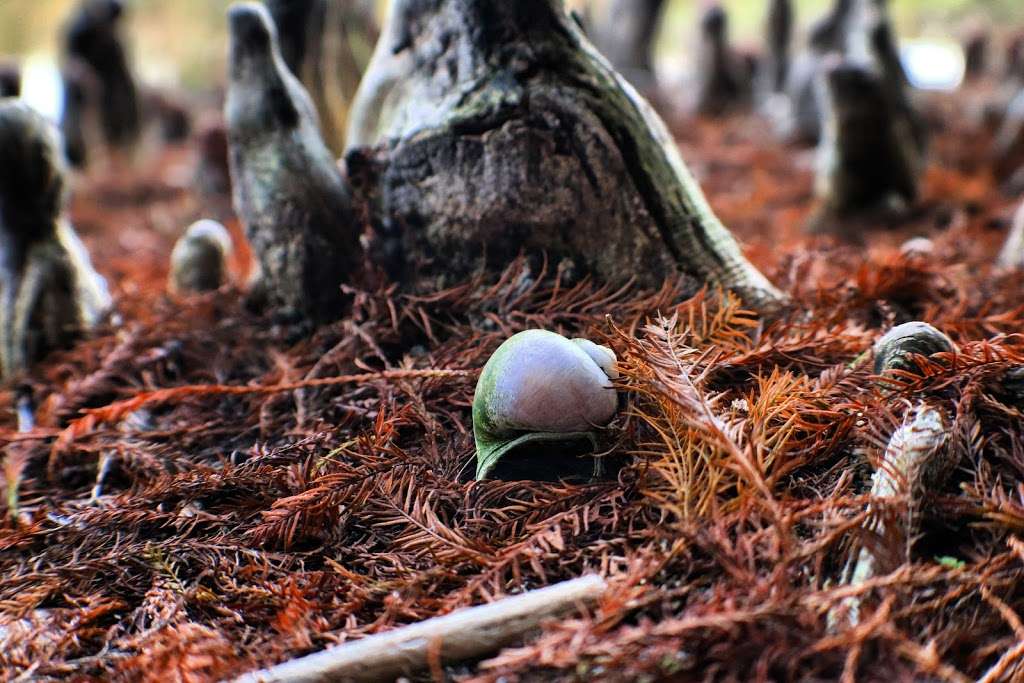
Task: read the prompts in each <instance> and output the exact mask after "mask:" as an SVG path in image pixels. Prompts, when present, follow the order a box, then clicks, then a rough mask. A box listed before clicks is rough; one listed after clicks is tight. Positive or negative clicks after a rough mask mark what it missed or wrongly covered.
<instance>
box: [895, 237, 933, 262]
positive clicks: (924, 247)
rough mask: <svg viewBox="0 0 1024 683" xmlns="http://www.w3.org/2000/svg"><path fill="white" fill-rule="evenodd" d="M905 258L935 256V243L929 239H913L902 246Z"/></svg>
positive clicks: (901, 251)
mask: <svg viewBox="0 0 1024 683" xmlns="http://www.w3.org/2000/svg"><path fill="white" fill-rule="evenodd" d="M900 254H901V255H902V256H903V257H904V258H928V257H931V256H933V255H934V254H935V242H932V241H931V240H930V239H928V238H927V237H912V238H910V239H909V240H907V241H906V242H904V243H903V244H902V245H901V246H900Z"/></svg>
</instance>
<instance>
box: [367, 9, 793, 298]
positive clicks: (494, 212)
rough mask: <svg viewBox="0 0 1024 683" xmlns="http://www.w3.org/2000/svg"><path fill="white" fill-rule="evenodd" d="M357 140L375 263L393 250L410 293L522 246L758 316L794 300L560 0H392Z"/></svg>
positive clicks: (497, 261) (601, 276) (494, 262)
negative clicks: (705, 290)
mask: <svg viewBox="0 0 1024 683" xmlns="http://www.w3.org/2000/svg"><path fill="white" fill-rule="evenodd" d="M349 144H350V153H349V155H348V162H349V172H350V176H352V177H353V178H355V177H359V178H360V182H361V183H362V184H363V185H364V186H365V187H366V192H367V194H369V196H370V197H371V202H370V212H371V216H372V218H373V221H374V224H375V226H376V227H377V229H378V233H379V234H378V236H377V240H378V241H379V242H380V243H381V244H378V245H376V247H375V253H377V254H388V255H391V256H396V255H397V257H396V260H397V264H391V265H392V268H394V271H395V272H396V273H397V274H398V275H399V276H400V277H402V278H403V279H405V280H407V281H409V280H417V281H418V279H419V277H423V276H426V277H430V278H434V281H433V282H434V284H437V283H439V282H440V283H443V282H444V281H445V280H446V278H448V277H451V276H454V277H462V276H465V275H466V274H469V273H472V272H476V271H477V270H479V269H480V268H481V267H492V268H497V267H501V266H502V265H504V264H507V263H508V261H509V260H510V259H512V258H514V257H516V256H517V255H518V254H519V253H521V252H523V251H525V252H526V253H527V254H528V255H530V256H537V257H539V255H540V254H546V255H547V256H548V257H550V258H552V259H554V260H555V261H556V262H557V261H558V260H560V259H569V260H571V261H572V262H573V263H574V264H575V265H577V266H578V269H579V270H580V271H584V272H587V273H589V274H591V275H593V276H594V277H595V278H596V279H597V280H599V281H608V282H612V281H622V280H625V279H627V278H629V277H635V278H636V280H637V281H638V282H639V283H640V284H642V285H645V286H660V285H661V284H662V282H664V280H665V279H666V278H667V277H673V276H675V275H676V274H677V273H678V272H679V271H680V270H682V271H683V272H685V273H687V274H689V275H691V276H693V277H695V278H697V279H698V280H700V281H701V282H707V283H710V284H712V285H721V286H724V287H726V288H730V289H733V290H735V291H737V292H739V293H740V294H741V295H743V296H744V298H746V299H747V301H748V303H749V304H750V305H753V306H759V305H766V306H770V305H773V304H776V303H778V302H779V301H780V300H782V298H783V296H782V294H780V292H779V291H778V290H776V289H775V288H774V287H773V286H772V285H771V284H770V283H769V282H768V281H767V280H766V279H765V277H764V276H763V275H762V274H761V273H760V272H758V271H757V270H756V269H755V268H754V267H753V266H752V265H751V264H750V263H749V262H748V261H747V260H746V259H744V257H743V255H742V254H741V252H740V250H739V247H738V245H737V243H736V241H735V240H734V239H733V237H732V235H731V234H730V233H729V231H728V230H727V229H726V228H725V227H724V226H723V225H722V224H721V222H720V221H719V220H718V219H717V218H716V217H715V215H714V213H713V212H712V211H711V209H710V207H709V206H708V203H707V201H706V199H705V198H704V195H703V193H702V192H701V190H700V188H699V187H698V185H697V183H696V182H695V181H694V179H693V177H692V176H691V175H690V173H689V171H688V170H687V169H686V166H685V165H684V163H683V161H682V159H681V158H680V157H679V153H678V151H677V148H676V146H675V144H674V142H673V141H672V140H671V138H670V136H669V134H668V132H667V130H666V128H665V125H664V123H663V122H662V121H661V120H660V119H659V118H658V116H657V115H656V114H655V113H654V112H653V110H652V109H651V108H650V106H649V105H648V104H647V103H646V102H645V101H644V100H643V99H642V98H641V97H640V96H639V95H638V94H637V93H636V91H635V90H634V89H633V88H632V87H631V86H630V85H628V84H627V83H626V81H625V80H624V79H623V78H622V77H621V76H620V75H619V74H618V73H616V72H615V71H614V70H613V69H612V68H611V67H610V65H609V64H608V62H607V61H605V60H604V59H603V58H602V57H601V56H600V55H599V54H598V53H597V51H596V50H595V49H594V48H593V46H592V45H591V44H590V43H589V41H588V40H587V39H586V38H585V37H584V36H583V34H582V32H581V31H580V30H579V28H578V26H577V25H576V23H575V22H574V21H573V20H572V19H571V18H570V17H569V15H568V14H567V13H566V12H565V9H564V7H563V5H562V3H561V2H559V1H558V0H528V1H525V2H515V3H506V2H499V1H498V0H429V1H427V2H422V1H420V2H413V1H411V0H395V2H393V3H392V6H391V12H390V17H389V20H388V23H387V26H386V28H385V31H384V34H383V36H382V38H381V41H380V43H379V44H378V46H377V51H376V53H375V55H374V59H373V61H372V63H371V65H370V68H369V70H368V71H367V75H366V78H365V79H364V82H363V84H362V85H361V86H360V92H359V95H358V96H357V99H356V104H355V109H354V111H353V118H352V123H351V127H350V130H349Z"/></svg>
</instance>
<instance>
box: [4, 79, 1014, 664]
mask: <svg viewBox="0 0 1024 683" xmlns="http://www.w3.org/2000/svg"><path fill="white" fill-rule="evenodd" d="M931 106H932V108H933V109H934V110H935V112H936V116H937V117H938V120H940V121H941V122H942V128H941V130H939V131H938V132H937V133H936V136H935V139H934V140H933V142H932V159H931V161H932V164H931V166H930V168H929V170H928V173H927V177H926V179H925V183H924V190H923V200H922V202H921V204H920V207H919V208H918V209H917V210H916V211H915V213H914V215H913V216H912V217H911V219H910V220H908V221H907V222H906V223H905V224H902V225H900V226H897V227H884V226H865V229H864V231H863V232H861V233H859V234H858V235H849V236H847V239H842V240H841V239H837V238H834V237H820V236H818V237H811V236H808V235H807V234H805V232H804V231H803V223H804V222H805V220H806V218H807V216H808V215H809V214H810V212H811V211H812V208H813V196H812V189H811V188H812V184H813V154H814V153H813V150H802V149H797V148H792V147H786V146H783V145H781V144H779V143H777V142H774V141H772V140H769V139H766V137H765V130H766V125H765V124H764V123H763V122H761V121H758V120H757V119H755V118H747V117H737V118H734V119H730V120H727V121H724V122H710V121H698V122H686V123H685V125H684V124H683V122H679V125H677V126H676V128H677V131H678V136H679V142H680V145H681V147H682V150H683V154H684V158H686V159H687V161H688V162H689V163H690V164H691V167H692V169H693V170H694V172H695V173H696V174H697V175H698V177H699V178H700V180H701V182H702V185H703V187H704V189H705V191H706V192H707V194H708V196H709V199H710V201H711V204H712V206H713V207H714V208H715V210H716V211H717V212H718V213H719V215H720V217H721V218H722V219H723V221H724V222H725V224H726V225H728V226H730V228H731V229H732V230H733V231H734V232H735V233H736V234H737V236H738V237H739V238H740V239H741V241H742V242H743V244H744V248H745V251H746V253H747V254H748V255H749V257H750V258H751V259H752V260H753V261H754V263H755V264H756V265H757V266H758V267H760V268H761V269H763V270H764V271H765V272H766V273H767V274H768V275H769V276H770V277H771V279H772V280H773V281H774V282H775V283H776V284H778V285H779V286H780V287H782V288H783V289H785V290H786V291H788V292H789V293H790V294H791V295H792V296H793V298H794V304H793V306H792V307H791V308H790V309H788V310H786V311H784V312H782V313H781V314H780V315H779V316H777V317H775V318H773V319H770V320H761V319H758V318H757V317H756V316H755V315H753V314H752V313H749V312H747V311H745V310H744V308H743V306H742V304H741V302H739V301H737V300H735V299H734V298H733V297H731V296H729V295H726V294H722V293H721V292H716V291H710V290H700V291H698V290H697V289H696V288H695V287H694V285H693V283H692V282H689V281H687V280H685V279H681V280H680V281H679V282H669V283H666V284H665V286H664V287H663V288H662V289H661V290H660V291H640V290H638V289H637V288H635V287H633V286H630V285H629V284H628V283H627V284H625V285H623V286H620V287H598V286H596V285H594V284H592V283H589V282H586V281H584V282H573V281H570V280H568V278H567V276H565V274H564V273H563V272H562V271H560V270H559V268H558V267H557V264H549V265H548V267H546V268H538V267H537V266H536V265H534V266H533V267H532V268H531V267H530V265H528V263H527V262H526V261H525V260H524V261H520V262H516V263H513V264H510V265H509V267H508V269H507V270H506V271H505V272H503V273H491V274H482V275H480V276H479V277H478V278H476V279H474V280H473V281H470V282H466V283H464V284H463V285H460V286H457V287H454V288H452V289H449V290H446V291H439V292H417V293H409V292H403V291H400V290H398V289H397V288H395V287H391V286H388V285H386V284H382V285H379V286H378V285H374V286H360V287H356V286H353V288H352V289H351V291H350V292H349V294H350V298H351V301H352V307H351V312H350V313H349V314H348V315H347V316H346V317H344V318H343V319H341V320H339V321H337V322H336V323H334V324H331V325H327V326H324V327H321V328H319V329H317V330H316V331H315V332H313V333H312V334H311V335H309V336H306V337H302V338H299V339H295V338H293V336H290V335H289V334H288V333H287V331H286V330H284V329H282V328H280V327H279V326H278V325H276V324H275V321H274V320H272V319H268V318H260V317H256V316H255V315H253V314H251V313H249V312H247V311H246V309H245V307H244V306H243V305H242V301H241V299H242V297H241V294H240V291H239V290H238V289H234V288H226V289H224V290H222V291H220V292H217V293H213V294H209V295H199V296H193V297H188V298H173V297H171V296H169V295H168V294H167V293H166V275H167V261H168V257H169V253H170V249H171V246H172V244H173V241H174V239H175V237H176V236H177V235H178V234H179V233H180V232H181V231H182V230H183V229H184V227H185V226H186V225H187V224H188V223H190V222H191V221H192V220H194V219H197V218H200V217H213V218H222V219H225V220H226V221H227V222H228V224H229V227H230V228H231V229H232V231H233V232H234V234H235V236H236V244H237V246H238V247H239V252H238V253H237V254H236V256H235V259H234V264H233V265H234V269H235V275H236V281H239V282H241V281H243V280H244V276H245V271H246V269H247V265H246V264H247V256H248V255H247V253H246V252H245V251H244V249H243V248H242V244H241V232H240V228H239V226H238V225H237V221H232V220H231V219H230V203H229V201H228V200H227V199H226V198H223V197H221V198H219V199H211V198H209V197H206V198H203V197H201V196H200V195H199V194H197V193H195V192H193V190H192V189H191V187H190V184H189V178H190V177H191V168H192V166H193V165H194V163H195V160H194V159H193V157H192V155H191V153H190V152H189V150H188V149H187V148H181V149H170V150H167V151H165V152H162V153H160V154H158V155H157V156H155V157H153V158H150V159H148V160H143V161H141V162H139V164H140V166H137V167H135V168H133V169H131V170H128V169H126V168H124V167H117V166H116V165H115V166H112V167H109V168H107V169H105V170H97V171H93V172H91V173H90V174H89V176H88V177H86V178H82V179H79V181H78V183H77V188H76V192H75V198H74V202H73V206H72V211H71V215H72V219H73V220H74V222H75V224H76V225H77V227H78V229H79V231H80V233H81V235H82V236H83V239H84V240H85V241H86V243H87V244H88V246H89V247H90V249H91V251H92V254H93V259H94V262H95V263H96V265H97V267H98V268H99V270H100V271H101V272H102V273H103V274H104V275H106V276H107V277H108V278H109V280H110V283H111V285H112V287H113V290H114V291H115V293H116V298H117V314H116V315H115V316H114V318H113V319H112V320H111V322H110V323H108V324H106V325H105V326H104V327H103V328H102V329H100V330H99V331H98V333H97V334H95V335H94V336H93V337H92V338H91V339H89V340H87V341H85V342H83V343H80V344H79V345H78V346H76V347H75V348H74V349H72V350H69V351H66V352H61V353H55V354H52V355H51V356H50V357H49V358H48V359H47V360H46V361H45V362H44V363H42V364H41V365H40V366H38V367H37V368H36V370H35V372H34V375H33V377H32V378H31V382H30V384H31V388H32V390H33V392H34V396H35V398H36V400H37V402H38V411H37V424H36V427H35V429H34V430H33V431H32V432H29V433H23V434H19V433H17V431H16V415H15V410H14V403H15V393H14V388H13V387H8V390H7V391H5V392H4V393H3V394H2V396H0V405H2V406H3V407H4V408H3V410H2V412H0V443H2V444H3V445H4V454H5V456H4V474H5V481H6V485H5V493H6V495H5V496H4V498H5V503H4V510H3V512H4V515H3V517H2V521H0V624H2V626H0V671H2V675H3V676H5V677H9V678H12V679H15V678H18V677H21V679H23V680H47V679H77V680H152V681H162V682H164V683H169V682H170V681H206V680H218V679H222V678H226V677H231V676H233V675H237V674H240V673H243V672H245V671H247V670H250V669H253V668H257V667H264V666H268V665H272V664H274V663H277V662H281V661H285V660H288V659H291V658H294V657H297V656H300V655H303V654H306V653H309V652H313V651H316V650H320V649H323V648H325V647H328V646H331V645H334V644H337V643H340V642H343V641H346V640H351V639H354V638H359V637H361V636H365V635H368V634H372V633H378V632H382V631H386V630H389V629H393V628H395V627H397V626H400V625H403V624H409V623H413V622H417V621H420V620H422V619H425V618H428V617H431V616H435V615H439V614H444V613H447V612H450V611H452V610H454V609H458V608H461V607H465V606H469V605H474V604H480V603H484V602H488V601H491V600H494V599H497V598H500V597H502V596H504V595H509V594H514V593H519V592H522V591H525V590H529V589H532V588H537V587H541V586H545V585H549V584H553V583H556V582H559V581H562V580H565V579H568V578H573V577H577V576H580V575H582V574H585V573H599V574H601V575H603V576H605V577H606V578H607V580H608V581H609V583H610V586H611V589H610V590H609V591H608V592H607V594H606V596H605V597H604V598H603V599H602V600H601V601H600V602H599V603H598V604H597V605H596V606H595V607H594V608H593V609H592V610H590V611H588V612H586V613H579V614H576V615H575V616H573V617H571V618H567V619H565V620H561V621H557V622H551V623H549V624H547V625H546V626H545V627H544V628H543V630H542V631H541V632H540V633H538V634H533V635H531V636H530V637H529V638H528V639H527V640H525V641H524V642H523V643H522V644H521V646H519V647H514V648H511V649H506V650H504V651H502V652H500V653H498V654H496V655H495V656H493V657H492V658H489V659H486V660H484V661H480V662H467V663H461V664H459V665H456V666H451V667H442V666H441V665H440V664H438V665H436V666H435V667H433V670H432V672H427V673H424V677H425V678H427V679H429V678H431V677H435V678H437V677H443V676H452V677H456V678H462V679H477V680H485V681H498V680H505V681H516V680H553V679H557V680H595V679H608V680H663V679H677V680H695V679H696V680H750V679H774V680H791V679H810V680H822V679H824V680H832V679H839V678H843V679H844V680H850V681H852V680H855V679H856V680H885V681H890V682H891V681H899V680H948V681H963V680H974V679H978V678H981V677H986V678H985V680H989V681H1000V680H1013V679H1014V677H1021V676H1024V646H1022V645H1021V643H1022V642H1024V621H1022V618H1024V617H1022V616H1021V615H1024V584H1022V581H1021V580H1022V578H1024V540H1022V539H1021V536H1022V534H1024V419H1022V418H1024V413H1022V411H1024V386H1018V385H1019V380H1018V383H1017V384H1015V382H1014V380H1013V378H1014V377H1017V375H1015V374H1014V373H1012V372H1010V371H1012V370H1013V369H1014V368H1017V367H1019V366H1021V365H1024V337H1022V336H1021V335H1020V333H1021V332H1024V274H1021V273H1018V272H1007V271H1001V270H999V269H998V268H997V267H996V266H995V255H996V254H997V253H998V250H999V248H1000V246H1001V244H1002V242H1003V240H1004V239H1005V236H1006V232H1007V230H1008V225H1009V221H1010V217H1011V216H1012V212H1013V210H1014V208H1015V206H1016V203H1017V201H1018V200H1019V198H1015V197H1012V196H1007V195H1005V194H1003V193H1002V192H1001V191H1000V188H999V183H998V182H997V180H996V179H995V178H994V177H993V176H992V172H991V162H990V143H991V140H990V136H989V135H988V134H987V133H986V132H984V131H981V130H978V129H977V127H976V126H974V125H973V124H972V123H971V121H970V117H969V116H968V115H967V114H966V113H965V112H964V111H962V109H963V108H962V107H960V106H958V98H957V97H953V96H946V97H937V98H935V99H934V101H933V102H932V103H931ZM912 237H928V238H930V239H931V241H932V244H931V248H930V250H928V249H924V250H920V249H918V250H910V251H907V250H902V251H901V248H900V246H901V245H902V244H903V243H904V242H905V241H906V240H907V239H909V238H912ZM908 320H924V321H928V322H931V323H932V324H934V325H935V326H937V327H938V328H939V329H941V330H943V331H944V332H946V333H948V334H949V335H950V336H951V337H952V338H953V339H954V340H955V342H956V344H957V352H956V353H950V354H940V355H938V356H935V357H933V358H932V359H931V360H930V361H924V360H922V361H921V363H920V367H919V368H918V370H919V371H918V372H916V373H904V374H900V375H898V376H896V377H890V378H888V379H887V380H880V378H878V377H875V376H873V375H872V371H871V364H870V363H864V362H859V359H862V355H863V354H864V352H865V351H868V350H869V349H870V348H871V346H872V344H873V343H874V341H875V340H876V339H877V338H878V337H879V336H880V335H881V334H882V333H883V332H884V331H885V330H887V329H888V328H890V327H892V326H893V325H895V324H898V323H901V322H905V321H908ZM538 327H539V328H545V329H549V330H554V331H558V332H561V333H563V334H567V335H571V336H584V337H588V338H590V339H592V340H594V341H597V342H600V343H604V344H608V345H609V346H611V347H612V348H613V349H614V350H615V351H616V353H617V354H618V357H619V359H620V371H621V378H620V380H619V385H620V395H621V403H622V410H621V413H620V415H619V417H618V418H617V419H616V421H615V422H614V423H613V424H612V425H611V426H610V427H609V429H607V430H606V431H605V433H604V434H603V435H602V438H603V439H604V440H605V446H606V447H607V450H608V452H609V453H612V454H617V455H620V456H625V458H624V459H625V461H626V462H625V464H624V466H623V467H622V469H621V470H619V471H618V472H617V473H616V474H615V475H614V476H613V477H610V478H609V479H608V480H607V481H599V482H595V483H591V484H585V485H569V484H562V483H550V482H524V481H509V482H502V481H484V482H474V481H472V480H471V478H472V473H473V470H474V445H473V438H472V423H471V418H470V405H471V402H472V397H473V389H474V384H475V381H476V377H477V374H478V372H479V370H480V368H481V367H482V366H483V365H484V363H485V362H486V360H487V358H488V356H489V354H490V353H492V352H493V351H494V350H495V349H496V348H497V346H498V345H499V344H500V343H501V342H502V341H503V340H505V339H506V338H507V337H508V336H510V335H511V334H513V333H515V332H518V331H520V330H524V329H529V328H538ZM921 401H927V402H928V403H929V405H932V406H936V407H938V408H939V409H940V410H941V412H942V413H943V415H944V417H945V419H946V424H947V426H948V430H949V442H948V448H949V449H950V453H951V457H954V458H955V459H956V462H957V467H956V471H955V473H954V474H953V476H952V477H951V478H950V480H949V483H948V485H947V486H946V487H944V488H943V489H942V490H933V491H928V492H927V499H926V501H925V505H924V508H923V509H924V510H925V513H924V514H925V522H924V525H923V529H924V531H923V532H922V535H921V537H920V538H917V539H914V543H913V544H912V547H910V548H909V549H908V543H907V542H906V539H902V540H901V539H895V538H890V537H888V536H885V535H878V534H872V533H870V532H868V531H866V530H865V529H866V527H865V523H866V522H867V521H868V520H869V517H870V516H872V515H876V516H877V515H882V514H892V515H900V514H906V511H907V509H908V505H909V504H910V503H909V501H907V500H894V501H891V504H890V508H891V509H888V510H887V509H886V507H885V506H884V505H874V504H873V505H872V507H871V508H870V509H869V506H868V503H869V496H868V490H869V488H870V485H871V484H870V477H871V474H872V472H873V471H874V467H875V466H877V465H878V462H879V460H880V457H881V455H882V453H883V452H884V450H885V447H886V443H887V441H888V439H889V436H890V435H891V434H892V433H893V431H894V430H895V429H896V428H897V427H898V426H899V425H900V424H901V422H902V420H903V418H904V416H905V415H907V414H908V412H909V411H911V410H912V409H913V407H914V406H915V405H916V404H917V403H919V402H921ZM861 547H870V548H872V549H873V551H874V552H876V554H877V555H878V556H879V557H887V558H889V562H887V568H886V570H885V571H884V572H882V573H880V574H879V575H877V576H875V577H873V578H872V579H870V580H869V581H867V582H866V583H863V584H859V585H852V586H851V585H844V584H843V583H842V582H841V580H840V577H841V575H842V573H843V569H844V567H845V566H846V564H847V562H848V559H849V557H850V555H851V553H855V552H857V550H858V549H859V548H861ZM850 599H854V600H857V601H859V603H860V605H861V607H860V618H859V621H857V623H850V622H842V621H841V622H839V623H838V624H837V623H836V622H835V621H834V620H832V619H830V618H829V616H828V615H829V613H830V611H833V610H834V609H836V608H837V606H841V605H842V604H843V603H844V600H845V601H847V602H848V601H849V600H850ZM1018 680H1019V678H1018Z"/></svg>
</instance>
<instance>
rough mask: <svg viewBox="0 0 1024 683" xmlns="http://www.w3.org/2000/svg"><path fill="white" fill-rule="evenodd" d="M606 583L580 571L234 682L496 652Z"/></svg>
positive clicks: (331, 676)
mask: <svg viewBox="0 0 1024 683" xmlns="http://www.w3.org/2000/svg"><path fill="white" fill-rule="evenodd" d="M605 588H606V583H605V581H604V579H602V578H601V577H600V576H584V577H582V578H579V579H573V580H571V581H565V582H563V583H559V584H556V585H554V586H548V587H547V588H541V589H539V590H534V591H529V592H527V593H523V594H521V595H516V596H513V597H509V598H505V599H504V600H499V601H498V602H494V603H491V604H489V605H480V606H478V607H469V608H467V609H462V610H459V611H457V612H453V613H451V614H448V615H445V616H443V617H435V618H433V619H427V620H426V621H422V622H420V623H418V624H412V625H409V626H404V627H402V628H398V629H395V630H394V631H390V632H388V633H380V634H377V635H373V636H369V637H367V638H363V639H362V640H357V641H354V642H351V643H346V644H344V645H339V646H338V647H334V648H330V649H328V650H324V651H322V652H318V653H316V654H312V655H308V656H306V657H301V658H299V659H295V660H292V661H290V662H285V663H284V664H279V665H278V666H274V667H271V668H269V669H263V670H260V671H254V672H252V673H248V674H246V675H244V676H242V677H240V678H238V679H236V681H235V683H271V682H273V683H314V682H321V681H381V680H393V679H394V678H396V677H398V676H401V675H403V674H409V673H412V672H414V671H416V670H420V669H423V668H425V667H426V666H427V655H428V652H430V651H440V653H441V658H442V659H443V660H445V661H449V662H453V661H460V660H465V659H472V658H474V657H480V656H482V655H485V654H488V653H490V652H494V651H496V650H498V649H500V648H501V647H502V646H504V645H507V644H509V643H512V642H514V641H516V640H517V639H519V638H522V637H523V636H524V635H525V634H526V633H528V632H529V631H531V630H533V629H534V628H536V627H537V626H539V625H540V623H541V622H542V621H544V620H545V619H547V618H549V617H554V616H558V615H560V614H565V613H566V612H570V611H572V610H573V609H574V608H575V607H577V606H579V605H585V604H590V603H593V602H594V601H596V600H597V598H598V597H600V595H601V594H602V593H603V592H604V590H605Z"/></svg>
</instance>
